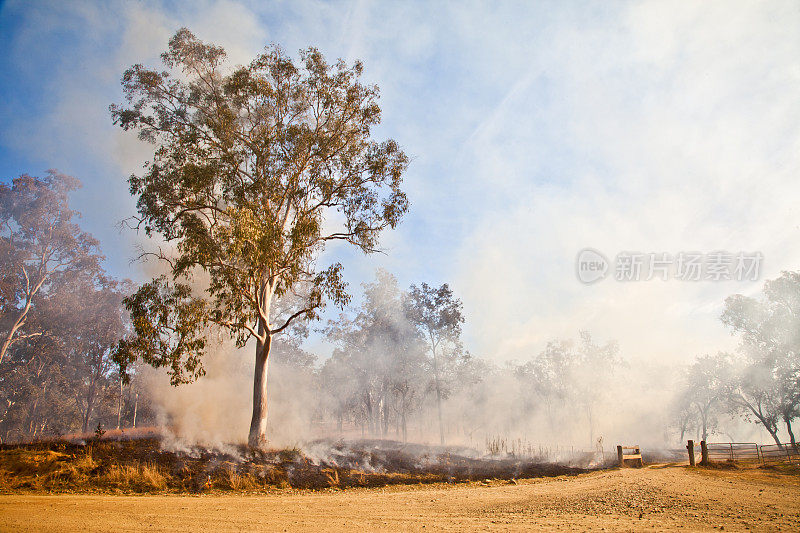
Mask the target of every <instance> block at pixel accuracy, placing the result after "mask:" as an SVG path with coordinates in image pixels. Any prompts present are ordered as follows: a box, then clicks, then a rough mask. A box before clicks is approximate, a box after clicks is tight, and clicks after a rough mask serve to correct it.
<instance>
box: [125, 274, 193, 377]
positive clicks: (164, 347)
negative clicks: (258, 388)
mask: <svg viewBox="0 0 800 533" xmlns="http://www.w3.org/2000/svg"><path fill="white" fill-rule="evenodd" d="M123 303H124V305H125V307H126V308H127V309H128V311H129V312H130V314H131V318H132V322H133V331H134V335H133V336H131V337H129V338H126V339H123V340H121V341H120V343H119V346H118V348H117V350H116V353H115V360H116V361H117V363H118V364H119V365H120V369H121V372H122V373H123V374H124V373H126V370H127V367H128V365H130V364H131V363H133V362H134V361H136V360H138V359H141V360H143V361H144V362H146V363H147V364H149V365H152V366H153V367H155V368H162V367H166V368H167V371H168V373H169V375H170V382H171V383H172V384H173V385H178V384H180V383H189V382H191V381H193V380H194V379H196V378H198V377H200V376H202V375H204V374H205V371H204V370H203V366H202V364H201V361H200V354H201V353H202V352H203V349H204V348H205V347H206V339H205V333H206V325H207V313H206V302H205V301H204V300H202V299H200V298H196V297H193V296H192V294H191V288H190V287H189V286H188V285H185V284H181V283H177V284H170V283H168V282H167V281H166V279H165V278H164V276H161V277H159V278H156V279H154V280H153V281H151V282H150V283H147V284H145V285H143V286H142V287H141V288H140V289H139V290H138V291H137V292H136V293H135V294H133V295H131V296H129V297H127V298H125V300H123Z"/></svg>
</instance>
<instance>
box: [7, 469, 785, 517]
mask: <svg viewBox="0 0 800 533" xmlns="http://www.w3.org/2000/svg"><path fill="white" fill-rule="evenodd" d="M532 528H539V529H544V530H563V531H574V530H578V531H588V530H593V531H600V530H603V528H604V529H605V530H607V531H642V530H679V529H680V530H697V531H701V530H703V531H712V530H716V531H720V530H721V529H723V528H724V530H725V531H745V530H753V531H798V530H800V477H798V475H797V473H796V472H795V473H794V474H787V473H779V472H774V471H765V470H761V469H748V470H697V469H695V470H689V469H688V468H686V467H684V466H679V465H655V466H650V467H647V468H643V469H624V470H611V471H603V472H593V473H589V474H582V475H579V476H569V477H556V478H541V479H533V480H523V481H519V484H516V485H515V484H513V483H509V482H505V481H498V482H490V483H487V484H483V483H471V484H467V485H455V486H447V485H441V484H436V485H425V486H396V487H387V488H383V489H350V490H346V491H338V492H314V493H311V492H301V493H286V494H271V495H266V496H238V495H224V496H208V495H204V496H177V495H175V496H172V495H168V496H94V495H35V496H33V495H32V496H27V495H7V496H0V530H2V531H58V532H66V531H109V530H117V531H126V530H127V531H133V530H150V531H197V530H206V531H249V530H259V531H297V530H306V531H353V530H356V531H358V530H360V531H375V530H387V531H389V530H392V531H398V530H400V531H463V530H493V531H509V530H520V531H521V530H529V529H532Z"/></svg>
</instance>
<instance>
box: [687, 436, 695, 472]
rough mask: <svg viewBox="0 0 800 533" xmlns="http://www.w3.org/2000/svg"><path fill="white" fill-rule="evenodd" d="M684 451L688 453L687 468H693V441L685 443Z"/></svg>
mask: <svg viewBox="0 0 800 533" xmlns="http://www.w3.org/2000/svg"><path fill="white" fill-rule="evenodd" d="M686 449H687V450H688V451H689V466H694V441H693V440H689V441H688V442H687V443H686Z"/></svg>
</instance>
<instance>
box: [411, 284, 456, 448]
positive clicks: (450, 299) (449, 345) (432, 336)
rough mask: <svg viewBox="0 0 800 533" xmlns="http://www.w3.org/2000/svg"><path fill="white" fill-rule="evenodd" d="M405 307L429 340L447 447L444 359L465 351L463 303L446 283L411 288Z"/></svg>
mask: <svg viewBox="0 0 800 533" xmlns="http://www.w3.org/2000/svg"><path fill="white" fill-rule="evenodd" d="M405 307H406V315H407V316H408V318H409V320H410V321H411V323H412V324H414V325H415V326H416V327H417V329H418V330H419V332H420V334H421V335H422V336H423V337H424V338H425V341H426V343H427V344H428V349H429V350H430V354H431V363H432V367H433V380H434V383H433V384H434V390H435V392H436V410H437V414H438V417H439V442H440V444H442V445H444V422H443V420H442V396H443V393H444V390H443V384H442V374H443V372H442V371H443V370H444V369H443V365H442V363H443V362H444V361H443V359H444V358H443V356H444V355H447V354H454V353H459V352H460V349H461V324H463V323H464V316H463V315H462V312H461V309H462V305H461V300H459V299H458V298H456V297H455V296H454V295H453V291H452V290H451V289H450V287H448V286H447V284H446V283H445V284H444V285H442V286H441V287H438V288H437V287H430V286H429V285H428V284H427V283H423V284H422V285H420V286H419V287H417V286H415V285H412V286H411V289H410V290H409V293H408V297H407V298H406V306H405Z"/></svg>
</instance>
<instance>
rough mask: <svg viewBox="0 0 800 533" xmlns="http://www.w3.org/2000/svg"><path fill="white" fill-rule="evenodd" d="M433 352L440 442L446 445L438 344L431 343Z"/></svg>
mask: <svg viewBox="0 0 800 533" xmlns="http://www.w3.org/2000/svg"><path fill="white" fill-rule="evenodd" d="M431 351H432V352H433V380H434V383H435V384H436V410H437V412H438V414H439V444H441V445H442V446H444V424H443V423H442V388H441V387H440V386H439V364H438V361H437V360H436V345H435V344H433V343H431Z"/></svg>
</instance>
